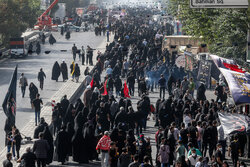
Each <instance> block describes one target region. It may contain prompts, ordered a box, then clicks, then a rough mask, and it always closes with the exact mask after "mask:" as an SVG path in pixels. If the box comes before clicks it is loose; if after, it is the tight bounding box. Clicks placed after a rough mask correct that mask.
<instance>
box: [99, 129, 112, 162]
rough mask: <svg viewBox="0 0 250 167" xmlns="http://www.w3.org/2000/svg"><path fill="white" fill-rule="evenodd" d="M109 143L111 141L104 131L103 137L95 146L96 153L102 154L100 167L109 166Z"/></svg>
mask: <svg viewBox="0 0 250 167" xmlns="http://www.w3.org/2000/svg"><path fill="white" fill-rule="evenodd" d="M110 143H111V139H110V137H109V132H108V131H105V132H104V136H103V137H102V138H101V139H100V140H99V141H98V143H97V146H96V150H97V151H98V152H100V151H101V154H102V159H101V164H102V167H108V166H109V149H110Z"/></svg>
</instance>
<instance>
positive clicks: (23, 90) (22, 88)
mask: <svg viewBox="0 0 250 167" xmlns="http://www.w3.org/2000/svg"><path fill="white" fill-rule="evenodd" d="M25 90H26V86H21V91H22V97H24V95H25Z"/></svg>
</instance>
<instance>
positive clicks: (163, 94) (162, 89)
mask: <svg viewBox="0 0 250 167" xmlns="http://www.w3.org/2000/svg"><path fill="white" fill-rule="evenodd" d="M161 95H162V96H163V99H164V98H165V87H160V98H161Z"/></svg>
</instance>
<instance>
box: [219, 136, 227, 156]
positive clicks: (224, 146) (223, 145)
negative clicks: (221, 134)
mask: <svg viewBox="0 0 250 167" xmlns="http://www.w3.org/2000/svg"><path fill="white" fill-rule="evenodd" d="M219 143H220V144H221V147H222V156H223V159H225V154H226V146H227V141H226V140H219Z"/></svg>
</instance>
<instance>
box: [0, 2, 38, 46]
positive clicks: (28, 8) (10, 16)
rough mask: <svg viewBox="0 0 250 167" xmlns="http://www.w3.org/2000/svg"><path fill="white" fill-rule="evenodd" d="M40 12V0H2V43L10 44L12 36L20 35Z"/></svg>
mask: <svg viewBox="0 0 250 167" xmlns="http://www.w3.org/2000/svg"><path fill="white" fill-rule="evenodd" d="M39 14H40V0H0V44H1V43H2V45H4V46H8V44H9V39H10V38H11V37H20V36H21V35H22V33H23V32H24V31H25V30H26V29H27V28H29V27H30V28H31V27H33V26H34V24H35V23H36V20H37V17H38V16H39Z"/></svg>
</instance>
